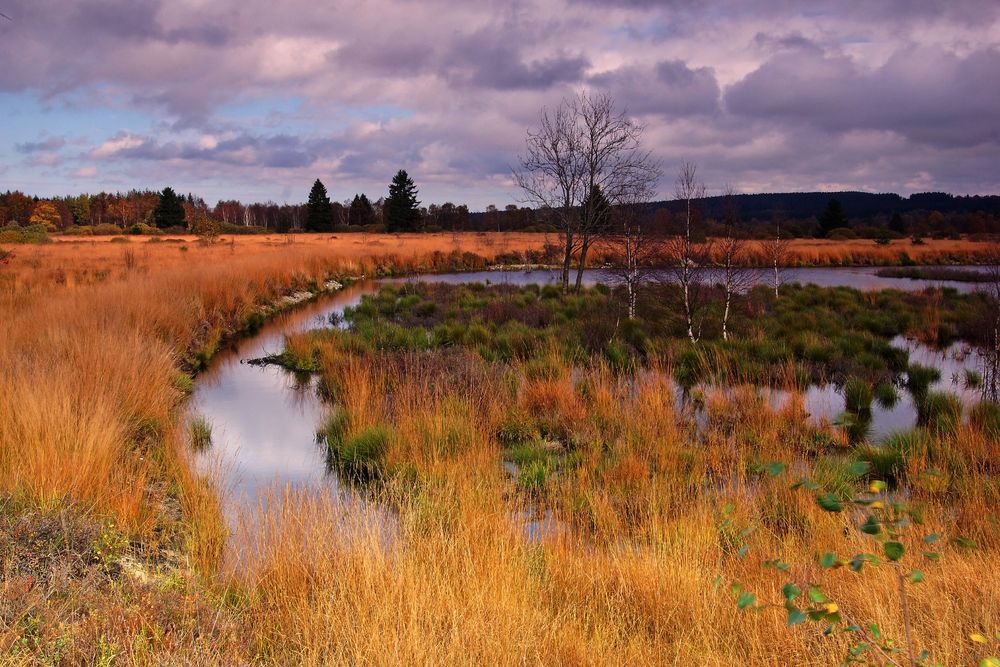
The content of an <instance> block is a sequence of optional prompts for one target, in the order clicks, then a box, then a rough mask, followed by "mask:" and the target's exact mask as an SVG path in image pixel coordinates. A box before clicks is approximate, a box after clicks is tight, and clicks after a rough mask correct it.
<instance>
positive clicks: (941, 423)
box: [917, 391, 962, 435]
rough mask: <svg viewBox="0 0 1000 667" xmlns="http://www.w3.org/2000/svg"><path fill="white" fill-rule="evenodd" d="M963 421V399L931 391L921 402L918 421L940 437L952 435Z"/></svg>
mask: <svg viewBox="0 0 1000 667" xmlns="http://www.w3.org/2000/svg"><path fill="white" fill-rule="evenodd" d="M961 420H962V399H960V398H959V397H958V396H956V395H954V394H952V393H949V392H946V391H929V392H927V395H926V396H924V399H923V400H922V401H921V402H920V405H919V406H918V410H917V421H918V422H919V423H920V424H921V425H923V426H926V427H927V428H928V429H930V430H931V431H933V432H935V433H938V434H940V435H950V434H952V433H954V432H955V430H956V429H957V428H958V424H959V422H961Z"/></svg>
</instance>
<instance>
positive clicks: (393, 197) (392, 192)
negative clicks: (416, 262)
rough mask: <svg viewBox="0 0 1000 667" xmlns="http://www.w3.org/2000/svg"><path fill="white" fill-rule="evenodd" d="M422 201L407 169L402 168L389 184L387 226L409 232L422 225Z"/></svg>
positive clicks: (386, 203) (387, 229) (386, 201)
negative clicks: (418, 198) (419, 199)
mask: <svg viewBox="0 0 1000 667" xmlns="http://www.w3.org/2000/svg"><path fill="white" fill-rule="evenodd" d="M419 206H420V202H419V201H417V186H416V185H414V184H413V179H411V178H410V177H409V175H408V174H407V173H406V171H405V170H403V169H400V170H399V171H398V172H396V175H395V176H394V177H393V179H392V183H390V184H389V197H388V198H387V199H386V200H385V207H384V209H383V210H384V212H385V227H386V231H389V232H408V231H414V230H416V229H417V228H418V227H419V225H420V208H419Z"/></svg>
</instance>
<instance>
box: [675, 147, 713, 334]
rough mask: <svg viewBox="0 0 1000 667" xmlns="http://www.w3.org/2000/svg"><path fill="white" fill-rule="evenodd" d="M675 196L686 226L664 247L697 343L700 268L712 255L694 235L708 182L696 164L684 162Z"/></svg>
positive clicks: (690, 330) (688, 323)
mask: <svg viewBox="0 0 1000 667" xmlns="http://www.w3.org/2000/svg"><path fill="white" fill-rule="evenodd" d="M675 195H676V199H677V200H678V201H681V202H682V203H683V205H684V208H683V210H682V213H681V216H682V219H683V228H682V229H681V232H680V234H677V235H675V236H672V237H670V238H669V239H667V241H666V242H665V246H664V250H665V255H666V259H667V261H668V262H669V263H670V267H671V270H670V272H669V274H670V278H671V279H672V281H673V282H675V283H676V284H677V285H678V286H679V287H680V290H681V300H682V303H683V309H684V320H685V324H686V325H687V335H688V338H689V339H690V340H691V342H692V343H695V342H697V341H698V338H700V335H701V331H700V326H697V327H696V325H697V324H698V323H697V316H698V310H699V306H700V302H701V291H702V290H701V287H702V284H701V283H702V274H701V271H702V269H703V267H704V264H705V261H706V259H707V257H708V255H709V254H710V253H709V248H708V243H707V242H699V241H698V240H697V239H696V238H695V236H694V225H695V223H696V217H697V215H698V210H697V206H698V202H699V200H701V199H704V198H705V185H704V183H702V182H701V181H699V180H698V166H697V165H696V164H695V163H693V162H685V163H683V164H682V165H681V167H680V169H679V170H678V172H677V181H676V188H675ZM696 328H697V329H698V332H697V333H696Z"/></svg>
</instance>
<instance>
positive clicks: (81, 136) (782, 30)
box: [0, 0, 1000, 210]
mask: <svg viewBox="0 0 1000 667" xmlns="http://www.w3.org/2000/svg"><path fill="white" fill-rule="evenodd" d="M0 12H2V13H3V14H5V15H7V16H9V17H10V18H11V19H12V20H6V19H4V18H2V17H0V119H2V122H0V191H3V190H7V189H20V190H23V191H25V192H28V193H30V194H37V195H39V196H54V195H60V194H75V193H79V192H98V191H101V190H108V191H117V190H128V189H131V188H140V189H141V188H150V189H162V188H163V187H164V186H166V185H170V186H172V187H174V188H175V189H176V190H179V191H181V192H194V193H196V194H199V195H201V196H203V197H204V198H205V199H206V200H207V201H209V203H214V202H215V201H216V200H218V199H230V198H235V199H240V200H243V201H263V200H268V199H270V200H274V201H277V202H300V201H304V200H305V198H306V195H307V194H308V191H309V187H310V185H311V184H312V181H313V180H314V179H315V178H320V179H322V180H323V182H324V183H325V184H326V186H327V188H328V190H329V191H330V193H331V196H332V197H333V198H334V199H337V200H344V199H347V198H350V197H353V195H354V193H356V192H366V193H368V194H369V196H372V197H373V198H377V197H378V196H382V195H384V194H385V192H386V191H387V188H388V182H389V180H390V179H391V177H392V175H393V174H394V173H395V172H396V170H397V169H400V168H403V169H406V170H407V171H408V172H409V174H410V175H411V177H412V178H413V179H414V180H415V181H416V184H417V186H418V188H419V189H420V198H421V200H422V201H423V203H424V204H429V203H432V202H436V203H442V202H444V201H453V202H455V203H466V204H468V205H469V206H470V208H472V209H473V210H482V209H484V208H485V207H486V206H487V205H488V204H495V205H497V206H499V207H503V206H504V205H507V204H510V203H518V202H519V201H520V200H521V199H522V196H521V195H520V194H519V193H518V191H517V189H516V187H515V186H514V184H513V182H512V179H511V167H512V166H514V165H516V164H517V162H518V154H519V153H520V152H522V151H523V148H524V139H525V134H526V132H527V131H528V130H529V129H531V128H532V127H534V126H535V125H536V124H537V122H538V117H539V113H540V110H541V109H542V108H543V107H546V106H547V107H554V106H556V105H558V104H559V102H560V100H561V99H563V98H564V97H567V96H571V95H573V94H575V93H576V92H579V91H583V90H586V91H592V92H608V93H610V94H611V95H612V96H613V97H614V99H615V101H616V104H617V105H618V107H619V108H620V109H623V110H626V111H627V112H628V113H629V114H630V115H632V116H634V117H635V118H636V119H637V120H638V121H639V122H641V123H642V124H643V125H644V126H645V132H644V134H643V144H644V146H645V147H647V148H648V149H650V150H651V151H652V152H653V154H654V155H655V156H656V157H657V158H658V159H659V160H660V161H661V162H662V164H663V167H664V172H665V175H664V178H663V182H662V183H661V184H660V187H659V191H658V194H659V197H660V198H664V199H669V198H672V196H673V189H674V188H673V176H674V174H675V173H676V169H677V167H678V166H679V165H680V163H681V162H682V161H694V162H695V163H697V164H698V166H699V171H700V174H701V176H702V178H703V180H704V181H705V184H706V186H707V189H708V192H709V193H710V194H717V193H718V192H720V191H721V190H722V189H723V188H724V187H725V186H731V187H733V188H734V189H736V190H737V191H740V192H777V191H809V190H825V191H836V190H864V191H872V192H899V193H902V194H910V193H912V192H925V191H946V192H952V193H955V194H995V193H1000V150H998V149H1000V2H997V1H996V0H952V1H950V2H949V1H946V0H941V1H932V0H839V1H834V0H829V1H827V2H792V1H790V0H730V1H722V2H713V1H711V0H704V1H697V0H662V1H657V0H524V1H517V0H515V1H513V2H499V1H495V2H494V1H479V0H365V1H362V0H358V1H344V2H327V1H324V0H282V1H281V2H275V1H274V0H268V1H262V0H169V1H168V0H80V1H73V0H0Z"/></svg>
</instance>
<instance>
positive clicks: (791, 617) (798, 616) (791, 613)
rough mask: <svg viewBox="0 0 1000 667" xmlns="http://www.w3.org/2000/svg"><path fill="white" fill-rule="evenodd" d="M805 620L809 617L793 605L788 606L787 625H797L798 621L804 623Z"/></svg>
mask: <svg viewBox="0 0 1000 667" xmlns="http://www.w3.org/2000/svg"><path fill="white" fill-rule="evenodd" d="M807 620H809V617H808V616H806V615H805V614H803V613H802V612H801V611H799V610H798V609H796V608H795V607H789V608H788V625H799V624H800V623H805V622H806V621H807Z"/></svg>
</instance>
